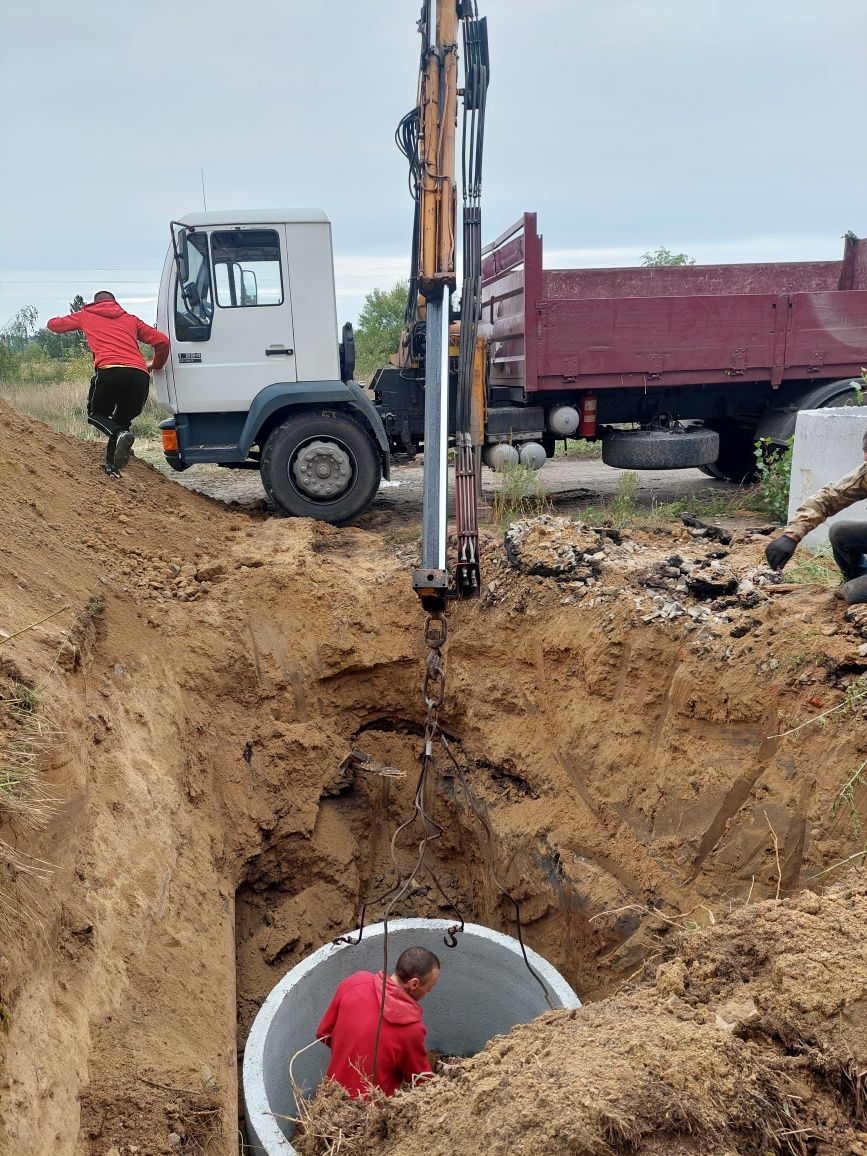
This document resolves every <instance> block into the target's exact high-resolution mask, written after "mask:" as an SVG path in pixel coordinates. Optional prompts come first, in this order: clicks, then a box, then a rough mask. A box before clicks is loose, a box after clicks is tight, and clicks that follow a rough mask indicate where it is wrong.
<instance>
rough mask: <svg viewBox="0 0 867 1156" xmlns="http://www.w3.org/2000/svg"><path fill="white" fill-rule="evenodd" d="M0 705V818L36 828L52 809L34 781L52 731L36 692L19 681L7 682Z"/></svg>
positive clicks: (36, 780) (43, 821) (45, 820)
mask: <svg viewBox="0 0 867 1156" xmlns="http://www.w3.org/2000/svg"><path fill="white" fill-rule="evenodd" d="M0 704H2V706H3V708H4V710H3V715H4V718H3V721H4V722H5V723H6V726H7V730H8V733H7V735H6V738H5V740H4V741H3V745H2V746H0V817H4V816H5V817H9V816H12V815H14V816H16V817H17V818H18V819H20V820H22V821H23V822H24V823H25V824H26V825H27V826H29V827H31V828H33V829H38V828H39V827H42V826H44V825H45V823H46V822H47V820H48V817H49V815H50V813H51V810H52V800H51V798H50V796H49V794H48V792H46V791H45V790H44V789H42V788H41V787H40V786H39V783H38V779H37V775H38V770H39V757H40V755H41V753H42V752H43V751H44V750H45V749H46V747H47V746H48V744H49V742H50V740H51V738H52V736H53V735H54V733H55V728H54V726H53V725H52V724H51V723H50V722H49V721H48V720H47V719H46V718H45V716H44V714H42V712H41V710H40V705H41V704H40V699H39V694H38V692H37V691H36V689H35V688H34V687H32V686H30V685H28V684H27V683H25V682H23V681H21V680H19V679H14V678H13V679H12V680H11V684H10V687H9V690H8V693H7V694H6V695H4V696H3V697H2V698H0ZM0 858H2V848H0Z"/></svg>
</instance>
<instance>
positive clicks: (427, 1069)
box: [400, 1024, 433, 1084]
mask: <svg viewBox="0 0 867 1156" xmlns="http://www.w3.org/2000/svg"><path fill="white" fill-rule="evenodd" d="M418 1027H419V1029H420V1030H417V1031H413V1032H407V1035H406V1042H405V1044H404V1048H403V1056H402V1057H401V1061H400V1071H401V1074H402V1076H403V1078H404V1079H405V1080H406V1082H407V1083H408V1084H411V1083H412V1079H413V1076H429V1075H432V1072H433V1069H432V1068H431V1066H430V1061H429V1060H428V1058H427V1052H426V1051H425V1048H424V1038H425V1034H426V1033H425V1029H424V1025H423V1024H419V1025H418Z"/></svg>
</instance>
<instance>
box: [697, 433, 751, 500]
mask: <svg viewBox="0 0 867 1156" xmlns="http://www.w3.org/2000/svg"><path fill="white" fill-rule="evenodd" d="M704 428H705V429H711V430H716V432H717V433H718V434H719V455H718V456H717V459H716V461H715V462H711V463H710V465H705V466H702V467H701V469H702V472H703V473H705V474H707V475H708V477H711V478H718V479H719V480H720V481H724V482H736V483H737V484H738V485H749V484H750V483H751V482H754V481H755V480H756V477H757V475H758V470H757V468H756V458H755V441H756V431H755V427H754V426H744V425H742V424H741V423H740V422H737V421H734V420H733V419H732V418H719V419H717V420H716V421H707V422H705V423H704Z"/></svg>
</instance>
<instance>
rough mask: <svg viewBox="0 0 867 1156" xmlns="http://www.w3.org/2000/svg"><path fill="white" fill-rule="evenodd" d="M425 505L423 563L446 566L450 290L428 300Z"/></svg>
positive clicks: (432, 566) (433, 566)
mask: <svg viewBox="0 0 867 1156" xmlns="http://www.w3.org/2000/svg"><path fill="white" fill-rule="evenodd" d="M425 330H426V346H425V369H424V472H425V485H424V505H423V512H422V554H421V564H422V566H423V567H424V568H425V569H428V570H445V566H446V507H447V504H448V488H449V479H448V418H449V309H448V294H447V293H446V292H443V293H442V294H441V295H440V296H439V298H437V299H435V300H432V299H431V298H430V297H428V298H427V300H426V301H425Z"/></svg>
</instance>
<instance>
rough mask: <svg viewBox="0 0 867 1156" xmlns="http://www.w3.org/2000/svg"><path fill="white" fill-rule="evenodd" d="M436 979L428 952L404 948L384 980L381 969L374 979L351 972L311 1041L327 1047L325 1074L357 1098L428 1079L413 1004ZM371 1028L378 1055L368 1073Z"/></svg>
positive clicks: (437, 971) (419, 1023) (427, 1063)
mask: <svg viewBox="0 0 867 1156" xmlns="http://www.w3.org/2000/svg"><path fill="white" fill-rule="evenodd" d="M439 977H440V961H439V960H438V959H437V957H436V956H435V955H434V953H433V952H432V951H428V950H427V948H424V947H408V948H407V949H406V951H404V952H403V953H402V954H401V955H400V957H399V958H398V961H397V963H396V964H395V968H394V974H393V975H390V976H389V977H388V978H387V979H386V978H385V976H384V975H383V973H382V972H381V971H380V972H378V973H377V974H376V975H374V974H373V973H372V972H370V971H357V972H356V973H355V975H350V976H349V977H348V978H347V979H345V980H344V981H343V982H342V983H341V984H340V986H339V987H338V988H337V991H336V992H335V993H334V998H333V999H332V1001H331V1003H330V1004H329V1005H328V1010H327V1011H326V1013H325V1015H324V1016H323V1017H322V1022H321V1023H320V1025H319V1027H318V1028H317V1029H316V1038H317V1039H319V1040H321V1041H322V1042H323V1043H324V1044H327V1045H328V1047H330V1048H331V1062H330V1063H329V1065H328V1072H327V1074H328V1076H330V1077H331V1079H332V1080H337V1082H338V1083H340V1084H342V1085H343V1086H344V1088H346V1090H347V1092H349V1094H350V1096H353V1097H355V1098H358V1097H360V1096H365V1095H367V1094H368V1093H369V1091H370V1088H371V1085H375V1086H376V1087H377V1088H381V1089H382V1091H383V1092H385V1094H386V1096H393V1095H394V1093H395V1092H396V1091H397V1090H398V1088H399V1087H400V1085H401V1083H402V1082H403V1081H404V1080H406V1081H407V1082H411V1081H412V1079H413V1077H415V1076H424V1075H429V1074H430V1073H431V1066H430V1061H429V1059H428V1055H427V1052H426V1051H425V1046H424V1038H425V1026H424V1024H423V1023H422V1018H421V1008H420V1007H419V1001H420V1000H422V999H423V998H424V997H425V996H426V995H427V993H428V992H429V991H431V990H432V988H433V986H434V984H435V983H436V981H437V980H438V979H439ZM383 984H385V1004H384V1006H383V1003H382V998H383V991H382V987H383ZM380 1009H382V1026H381V1028H380ZM377 1029H379V1051H378V1053H377V1057H376V1073H375V1074H374V1072H373V1054H374V1050H375V1049H376V1035H377Z"/></svg>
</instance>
